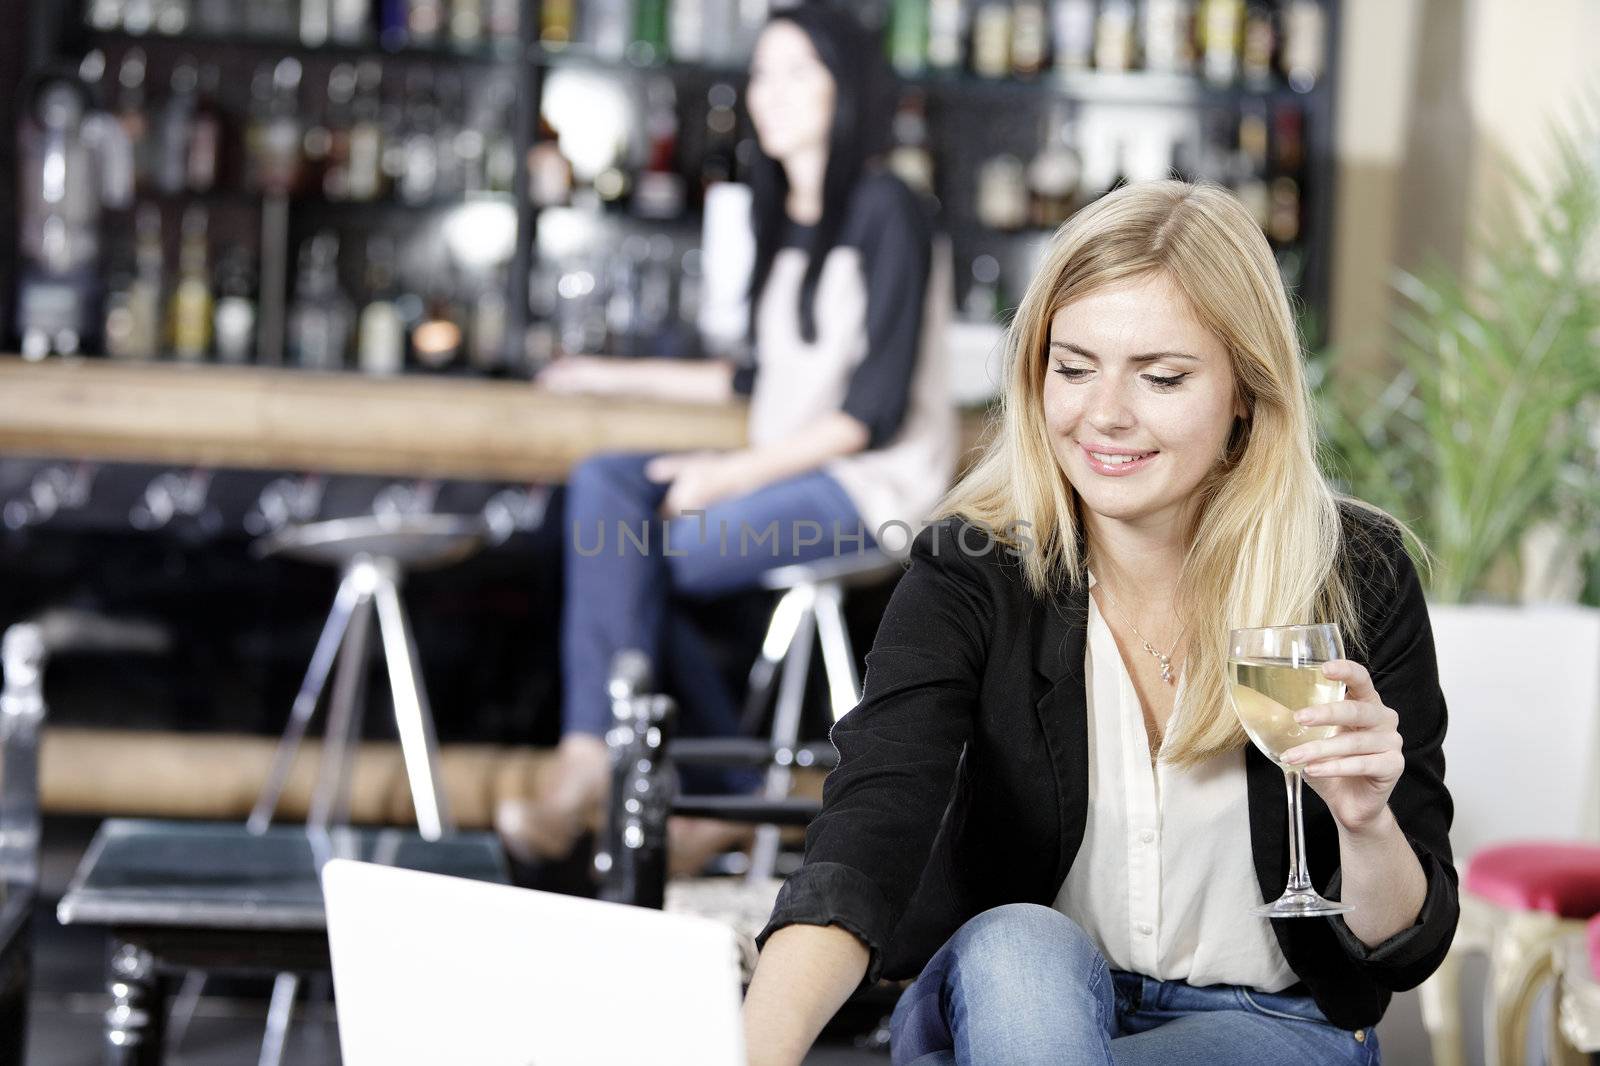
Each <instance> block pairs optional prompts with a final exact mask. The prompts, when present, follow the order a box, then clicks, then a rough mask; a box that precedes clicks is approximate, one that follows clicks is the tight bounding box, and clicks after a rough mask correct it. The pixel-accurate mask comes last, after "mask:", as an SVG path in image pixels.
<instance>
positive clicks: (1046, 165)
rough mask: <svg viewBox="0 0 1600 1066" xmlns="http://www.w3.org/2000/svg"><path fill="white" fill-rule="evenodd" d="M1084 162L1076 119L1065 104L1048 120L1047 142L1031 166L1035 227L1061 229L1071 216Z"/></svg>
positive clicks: (1046, 127) (1053, 107)
mask: <svg viewBox="0 0 1600 1066" xmlns="http://www.w3.org/2000/svg"><path fill="white" fill-rule="evenodd" d="M1082 175H1083V162H1082V160H1081V159H1080V158H1079V156H1078V150H1077V148H1076V147H1075V146H1074V145H1073V128H1072V116H1071V113H1070V111H1069V110H1068V108H1067V105H1066V104H1065V103H1064V102H1058V103H1056V104H1055V105H1054V106H1052V107H1051V108H1050V110H1049V112H1048V113H1047V114H1046V117H1045V130H1044V138H1043V142H1042V144H1041V145H1040V147H1039V152H1038V154H1037V155H1035V156H1034V157H1033V160H1032V162H1030V163H1029V164H1028V192H1029V194H1030V198H1031V204H1030V215H1031V221H1032V223H1033V224H1034V225H1035V226H1051V227H1054V226H1059V225H1061V223H1063V222H1065V221H1066V220H1067V219H1068V217H1070V216H1071V214H1072V210H1073V206H1074V200H1075V198H1076V196H1077V194H1078V183H1079V180H1080V179H1081V178H1082Z"/></svg>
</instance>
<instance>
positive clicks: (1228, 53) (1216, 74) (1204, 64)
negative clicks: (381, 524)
mask: <svg viewBox="0 0 1600 1066" xmlns="http://www.w3.org/2000/svg"><path fill="white" fill-rule="evenodd" d="M1199 27H1200V67H1201V72H1202V73H1203V74H1204V75H1205V79H1206V81H1208V82H1210V83H1211V84H1213V85H1232V84H1233V83H1234V81H1235V80H1236V79H1237V78H1238V76H1239V38H1240V36H1241V34H1242V33H1243V32H1244V0H1200V14H1199Z"/></svg>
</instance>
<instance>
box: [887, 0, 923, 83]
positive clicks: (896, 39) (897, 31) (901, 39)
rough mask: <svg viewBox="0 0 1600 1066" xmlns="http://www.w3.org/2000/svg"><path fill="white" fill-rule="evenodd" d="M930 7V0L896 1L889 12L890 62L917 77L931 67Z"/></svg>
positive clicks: (908, 74)
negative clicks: (929, 64)
mask: <svg viewBox="0 0 1600 1066" xmlns="http://www.w3.org/2000/svg"><path fill="white" fill-rule="evenodd" d="M929 15H930V12H929V5H928V3H927V2H926V0H894V6H893V7H892V8H891V9H890V12H889V63H890V64H891V65H892V66H893V67H894V69H895V70H896V71H897V72H899V73H900V74H901V75H903V76H905V77H908V78H914V77H916V76H917V75H918V74H921V73H922V72H923V71H924V70H926V69H927V67H928V44H929V41H928V36H929V33H928V31H929V25H928V22H929Z"/></svg>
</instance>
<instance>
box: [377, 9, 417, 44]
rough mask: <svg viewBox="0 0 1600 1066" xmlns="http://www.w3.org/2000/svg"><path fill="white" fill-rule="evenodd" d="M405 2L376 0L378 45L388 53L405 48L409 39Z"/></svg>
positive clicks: (409, 12) (408, 14)
mask: <svg viewBox="0 0 1600 1066" xmlns="http://www.w3.org/2000/svg"><path fill="white" fill-rule="evenodd" d="M410 15H411V10H410V7H409V6H408V2H407V0H378V45H379V47H381V48H384V49H385V50H387V51H390V52H398V51H400V50H401V49H403V48H405V46H406V43H407V42H408V41H409V40H410V39H411V29H410V24H409V19H410Z"/></svg>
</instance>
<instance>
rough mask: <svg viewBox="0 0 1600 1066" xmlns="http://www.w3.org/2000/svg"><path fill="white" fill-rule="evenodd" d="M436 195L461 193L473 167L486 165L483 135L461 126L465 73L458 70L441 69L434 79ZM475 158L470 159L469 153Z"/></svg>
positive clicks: (439, 197)
mask: <svg viewBox="0 0 1600 1066" xmlns="http://www.w3.org/2000/svg"><path fill="white" fill-rule="evenodd" d="M434 86H435V92H434V115H435V116H436V117H435V119H434V125H433V142H434V148H433V159H434V188H433V198H434V199H443V198H446V197H451V196H457V195H459V194H460V193H461V191H462V189H463V188H465V187H466V171H467V169H468V167H469V166H476V167H478V168H480V171H481V168H482V165H483V138H482V135H481V134H479V133H478V132H477V131H476V130H472V131H466V130H463V129H462V126H461V117H462V109H461V100H462V85H461V76H460V75H459V74H458V73H457V72H456V71H454V70H445V71H442V72H440V74H439V76H438V77H437V78H436V79H435V81H434ZM469 155H470V156H471V157H472V158H470V159H469V158H468V156H469Z"/></svg>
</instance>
